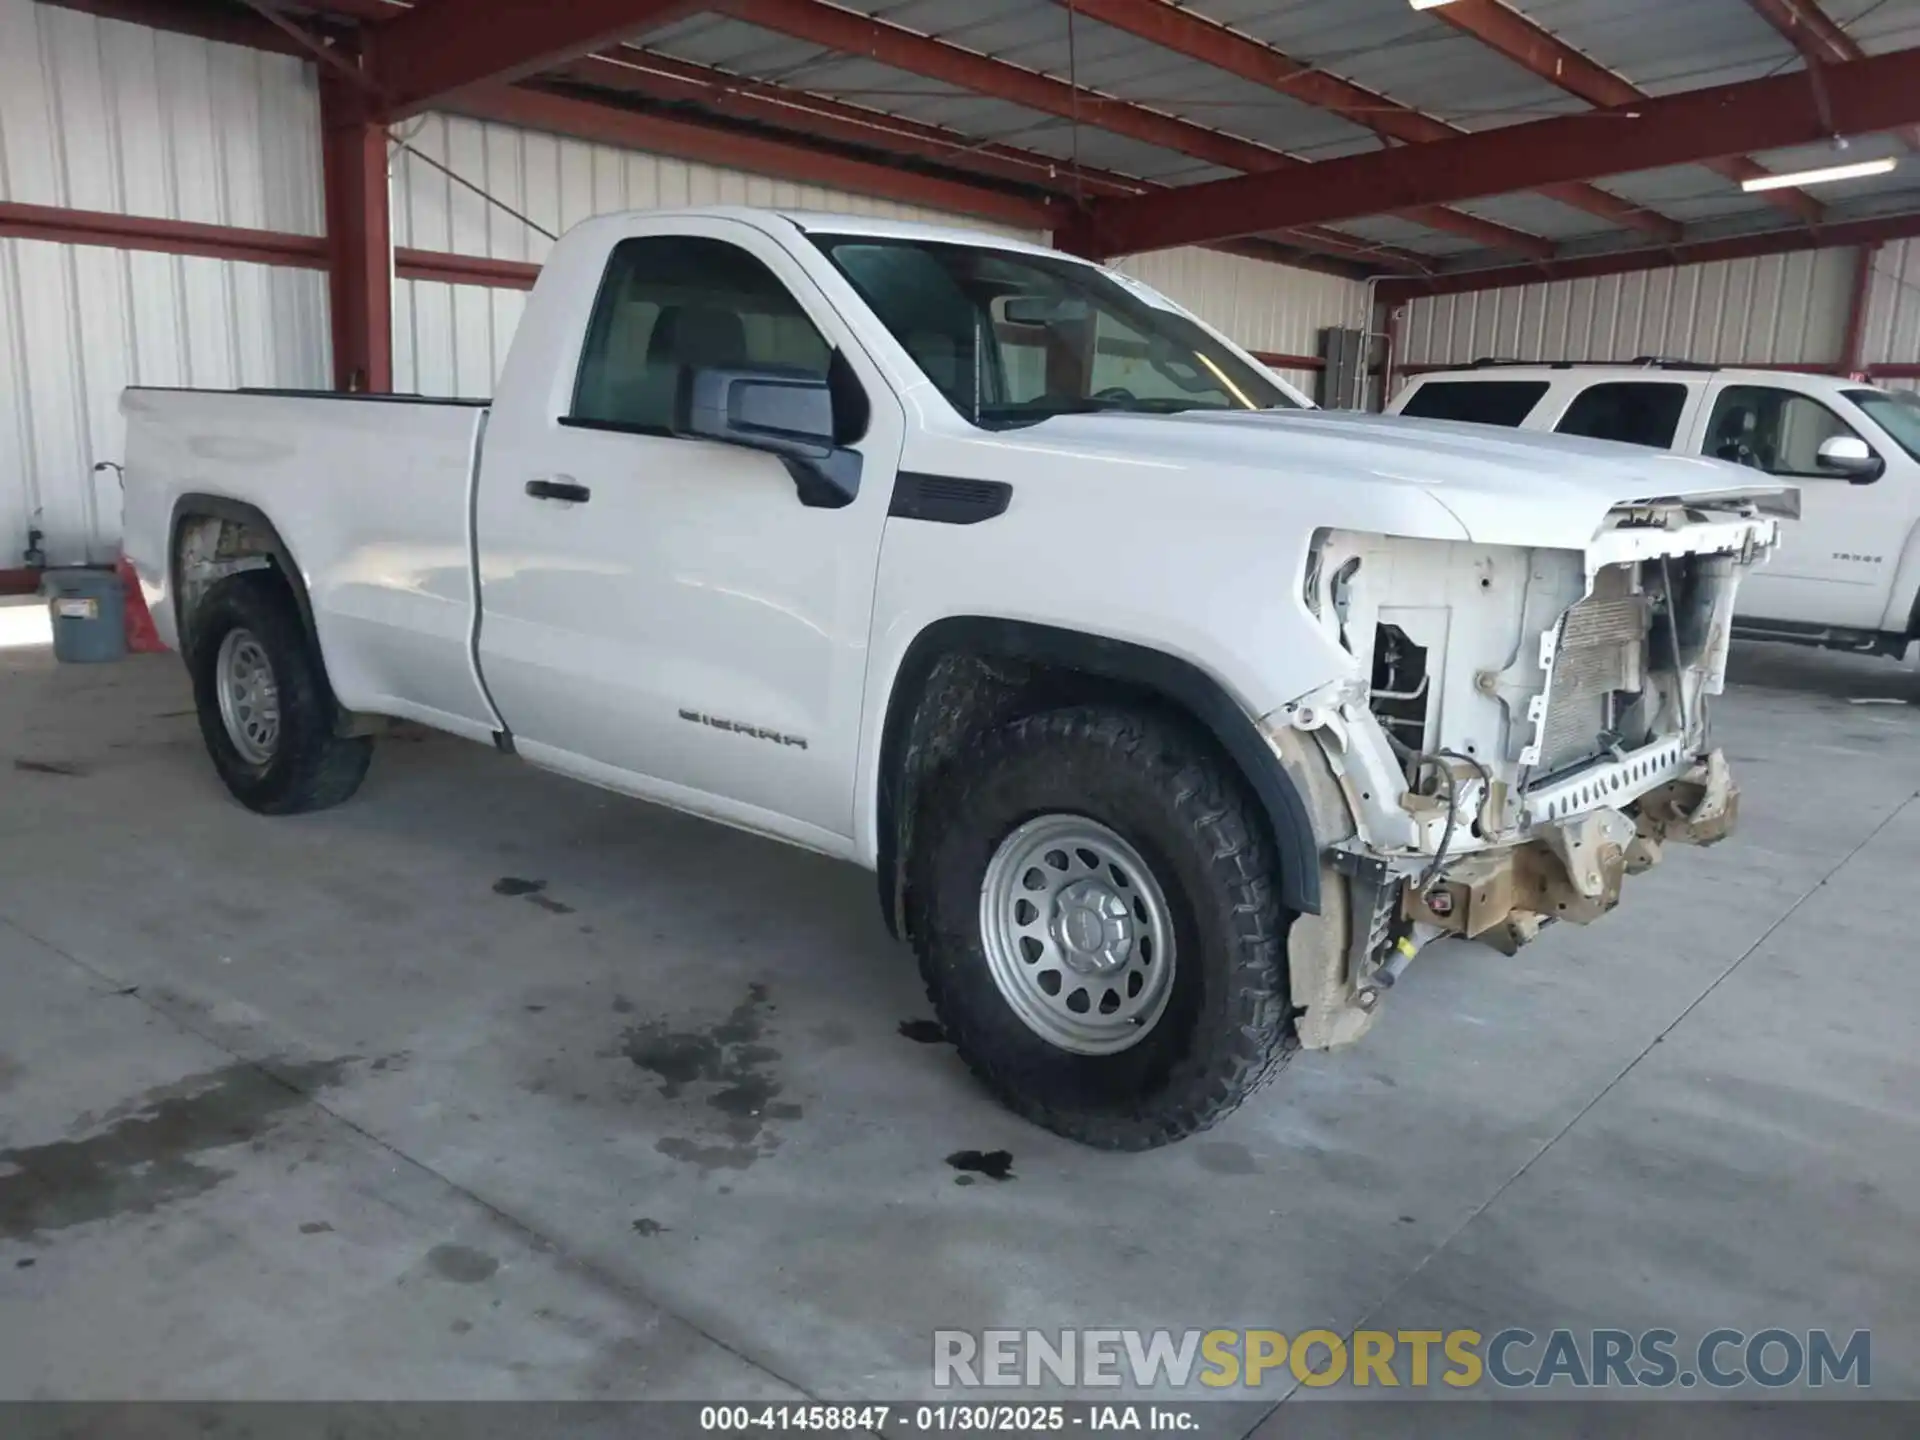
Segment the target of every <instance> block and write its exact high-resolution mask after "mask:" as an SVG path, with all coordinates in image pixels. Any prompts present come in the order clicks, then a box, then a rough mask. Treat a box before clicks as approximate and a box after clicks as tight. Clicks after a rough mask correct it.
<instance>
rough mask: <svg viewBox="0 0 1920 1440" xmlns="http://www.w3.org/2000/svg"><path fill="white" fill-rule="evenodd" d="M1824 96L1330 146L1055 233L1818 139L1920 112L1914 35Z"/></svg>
mask: <svg viewBox="0 0 1920 1440" xmlns="http://www.w3.org/2000/svg"><path fill="white" fill-rule="evenodd" d="M1830 74H1831V76H1832V78H1833V82H1834V83H1833V84H1832V85H1831V86H1830V87H1828V91H1829V93H1828V95H1827V97H1826V98H1827V101H1828V103H1827V104H1826V105H1824V106H1823V105H1822V104H1820V103H1819V100H1818V97H1816V96H1815V95H1814V93H1813V91H1812V89H1811V87H1809V86H1808V85H1807V83H1806V80H1805V77H1803V76H1799V75H1780V76H1775V77H1772V78H1769V79H1765V80H1749V81H1743V82H1740V83H1738V84H1733V85H1718V86H1714V87H1712V88H1709V89H1704V90H1689V91H1685V92H1683V93H1681V94H1677V95H1667V96H1662V97H1660V98H1658V99H1653V100H1643V101H1637V102H1635V103H1634V104H1633V105H1632V106H1631V107H1629V108H1627V109H1622V110H1603V111H1598V112H1587V113H1583V114H1579V115H1562V116H1555V117H1553V118H1551V119H1547V120H1535V121H1531V122H1529V123H1527V124H1524V125H1509V126H1505V127H1502V128H1500V129H1497V130H1483V131H1477V132H1475V133H1474V134H1471V135H1462V136H1459V137H1457V138H1455V139H1452V140H1441V141H1436V142H1434V143H1433V144H1431V145H1414V146H1407V147H1404V148H1402V149H1398V150H1381V151H1376V152H1374V153H1372V154H1368V155H1354V156H1348V157H1346V158H1344V159H1339V160H1326V161H1322V162H1321V163H1320V164H1318V165H1316V166H1314V167H1313V169H1312V171H1311V172H1309V173H1308V174H1306V175H1286V176H1268V175H1253V176H1244V177H1240V178H1237V179H1232V180H1216V181H1212V182H1210V183H1208V184H1205V185H1194V186H1188V187H1187V188H1186V189H1184V190H1183V191H1182V192H1181V203H1180V204H1179V205H1177V206H1175V205H1165V204H1160V203H1156V202H1154V201H1151V200H1147V201H1142V200H1097V201H1095V202H1093V204H1092V205H1091V206H1090V207H1089V213H1088V214H1087V216H1086V217H1085V219H1084V222H1083V223H1082V229H1081V230H1080V231H1079V232H1077V233H1073V234H1070V235H1068V236H1067V237H1065V238H1064V240H1063V241H1062V243H1063V244H1068V245H1072V246H1074V247H1076V248H1079V249H1082V250H1083V251H1086V252H1090V253H1096V254H1103V255H1124V254H1131V253H1133V252H1135V251H1139V250H1156V249H1163V248H1165V247H1167V246H1172V245H1196V244H1203V243H1205V242H1207V241H1210V240H1220V239H1224V238H1226V237H1228V236H1232V235H1240V234H1246V233H1249V232H1251V231H1254V230H1275V229H1284V228H1286V227H1287V226H1291V225H1318V224H1326V223H1330V222H1338V221H1340V220H1344V219H1348V218H1351V217H1353V216H1358V215H1371V214H1377V213H1378V212H1379V211H1380V210H1382V209H1383V208H1400V207H1404V206H1407V205H1413V204H1444V203H1447V202H1450V201H1456V200H1466V199H1470V198H1472V197H1474V196H1477V195H1493V194H1501V193H1505V192H1508V191H1512V190H1517V189H1518V190H1532V189H1538V188H1539V187H1540V186H1543V185H1552V184H1557V183H1559V182H1561V181H1564V180H1582V179H1592V178H1594V177H1596V176H1601V175H1617V174H1622V173H1624V172H1626V171H1630V170H1657V169H1660V168H1662V167H1664V166H1669V165H1686V164H1691V163H1695V162H1698V161H1702V160H1709V159H1712V158H1713V157H1715V156H1720V155H1729V154H1735V153H1738V152H1740V151H1744V150H1747V149H1750V148H1751V149H1760V150H1771V149H1785V148H1787V147H1789V146H1793V145H1813V144H1820V143H1823V142H1825V141H1827V140H1829V139H1830V138H1832V137H1833V136H1834V135H1836V134H1839V135H1865V134H1871V133H1874V132H1877V131H1882V130H1892V129H1897V128H1898V127H1899V126H1901V125H1906V124H1911V123H1913V122H1914V121H1915V120H1916V119H1920V49H1913V50H1900V51H1894V52H1892V53H1891V54H1886V55H1876V56H1873V57H1871V58H1869V59H1866V60H1859V61H1855V62H1854V63H1853V64H1851V65H1845V66H1835V67H1833V68H1832V70H1831V71H1830Z"/></svg>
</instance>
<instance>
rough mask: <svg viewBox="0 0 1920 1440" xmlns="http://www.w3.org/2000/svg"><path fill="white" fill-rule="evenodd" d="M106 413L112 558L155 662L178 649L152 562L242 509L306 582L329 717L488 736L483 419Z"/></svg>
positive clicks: (203, 399) (231, 408)
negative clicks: (478, 558)
mask: <svg viewBox="0 0 1920 1440" xmlns="http://www.w3.org/2000/svg"><path fill="white" fill-rule="evenodd" d="M122 410H123V412H124V413H125V415H126V417H127V426H128V437H127V455H128V460H129V463H128V468H127V475H126V514H125V534H126V550H127V555H128V558H129V559H131V560H132V562H133V565H134V569H135V571H136V572H137V573H138V574H139V577H140V582H141V586H142V589H143V590H144V592H145V595H146V599H147V603H148V605H149V607H150V608H151V609H152V611H153V614H154V620H155V625H156V628H158V630H159V631H160V635H161V638H162V639H163V640H164V641H165V642H166V643H167V644H169V645H172V646H174V647H176V648H178V646H179V645H180V643H181V637H180V636H179V634H178V627H177V625H176V624H175V619H174V616H175V611H174V605H173V596H174V587H175V585H176V584H177V583H178V577H177V576H176V575H174V574H173V573H172V567H171V565H170V563H169V556H171V555H172V554H173V552H174V537H175V535H176V534H177V533H178V530H179V527H180V525H181V524H182V522H183V519H184V517H187V516H189V515H192V514H194V513H196V512H199V513H207V512H208V511H209V508H210V507H211V508H213V509H215V510H217V511H219V512H220V513H222V514H224V515H225V516H226V518H229V519H245V518H246V516H245V514H244V512H245V511H246V510H248V509H249V508H250V509H251V510H253V511H255V512H257V514H258V516H259V517H260V518H259V523H260V525H262V526H265V524H266V520H265V517H267V516H272V517H273V520H272V528H273V530H274V531H275V533H276V535H277V537H278V538H279V541H280V544H281V547H282V548H283V549H284V551H285V553H286V556H287V558H288V560H289V561H290V562H291V568H292V569H293V570H294V571H295V572H296V573H298V574H299V575H301V576H302V577H304V579H305V581H306V585H307V592H308V595H309V596H310V597H311V610H312V619H313V625H314V631H315V634H316V635H317V637H318V639H319V643H320V647H321V652H322V655H323V657H324V658H325V661H326V666H327V673H328V674H329V676H330V677H331V679H332V683H333V687H334V691H335V693H336V695H337V696H338V697H339V699H340V702H341V704H343V705H344V706H346V707H347V708H348V709H350V710H365V711H371V712H377V713H383V714H392V715H401V716H405V717H406V718H410V719H417V720H420V721H423V722H424V723H427V724H431V725H435V726H439V727H442V728H445V729H448V730H452V731H455V732H456V733H462V734H469V735H473V734H486V733H491V731H492V729H493V725H494V721H493V717H492V711H491V707H490V706H489V705H488V704H487V701H486V696H485V692H484V691H483V690H482V688H481V685H480V681H479V678H478V675H477V672H476V671H475V668H474V663H473V638H474V627H475V623H476V616H477V606H476V581H475V575H474V567H473V553H474V552H473V527H472V489H473V478H474V473H475V466H476V462H477V459H478V455H479V446H480V437H481V434H482V432H483V431H484V429H485V423H486V417H487V413H488V408H487V402H485V401H474V400H439V399H429V398H424V397H412V396H393V395H352V394H336V393H334V392H331V391H312V392H308V391H284V390H243V391H213V390H163V389H144V388H138V389H131V390H128V391H127V392H126V395H125V398H124V399H123V401H122ZM235 511H239V512H242V513H241V514H235V513H234V512H235ZM209 558H210V559H213V558H216V557H209Z"/></svg>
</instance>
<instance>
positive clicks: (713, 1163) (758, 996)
mask: <svg viewBox="0 0 1920 1440" xmlns="http://www.w3.org/2000/svg"><path fill="white" fill-rule="evenodd" d="M767 1009H768V1005H767V987H766V986H765V985H761V984H754V985H750V986H748V987H747V996H746V999H744V1000H742V1001H741V1002H740V1003H739V1004H738V1005H736V1006H734V1007H733V1009H732V1010H731V1011H730V1012H728V1014H727V1017H726V1018H725V1019H724V1020H722V1021H720V1022H719V1023H718V1024H716V1025H712V1026H709V1027H708V1028H706V1029H704V1030H672V1029H669V1028H668V1027H667V1026H666V1025H665V1024H663V1023H661V1022H658V1021H651V1022H648V1023H646V1024H642V1025H635V1026H633V1027H632V1028H630V1029H629V1030H628V1031H627V1032H626V1034H625V1035H624V1036H622V1038H621V1045H620V1049H621V1053H622V1054H624V1055H625V1056H626V1057H627V1059H629V1060H631V1061H632V1062H633V1063H634V1064H635V1065H637V1066H639V1067H640V1068H641V1069H642V1070H645V1071H646V1072H647V1073H648V1074H650V1075H652V1076H653V1077H654V1079H655V1081H656V1082H657V1083H658V1085H659V1088H660V1095H661V1098H662V1099H666V1100H679V1099H682V1098H684V1097H685V1096H686V1095H687V1092H688V1091H689V1090H690V1089H694V1088H696V1087H697V1088H698V1089H699V1090H700V1091H702V1092H703V1094H702V1099H703V1100H704V1103H705V1105H706V1108H707V1109H709V1110H711V1111H713V1112H715V1114H714V1115H713V1116H712V1117H711V1118H710V1120H709V1122H708V1125H707V1126H705V1127H703V1128H708V1129H711V1130H713V1131H716V1132H717V1133H715V1134H710V1135H703V1136H701V1137H699V1138H693V1137H688V1136H674V1135H670V1136H667V1137H665V1138H663V1139H661V1140H660V1141H659V1142H657V1143H656V1144H655V1146H654V1148H655V1149H656V1150H658V1151H659V1152H660V1153H661V1154H662V1155H666V1156H669V1157H671V1158H672V1159H675V1160H680V1161H684V1162H685V1163H687V1164H689V1165H697V1166H699V1167H700V1169H701V1170H703V1171H706V1172H709V1173H711V1172H712V1171H715V1170H744V1169H746V1168H747V1167H748V1166H749V1165H752V1164H753V1163H754V1162H755V1161H757V1160H759V1159H761V1158H762V1157H763V1156H766V1155H769V1154H771V1153H773V1151H775V1150H777V1149H779V1147H780V1138H779V1136H777V1135H773V1134H770V1133H768V1131H767V1123H768V1122H769V1121H773V1120H798V1119H799V1118H800V1115H801V1110H800V1107H799V1106H798V1105H795V1104H791V1103H789V1102H784V1101H781V1100H779V1099H778V1098H777V1097H778V1096H779V1094H780V1092H781V1088H782V1087H781V1083H780V1081H779V1080H778V1079H776V1078H775V1077H774V1075H773V1074H772V1073H771V1071H770V1069H769V1067H770V1066H771V1065H772V1064H773V1062H774V1061H776V1060H778V1059H779V1058H780V1052H779V1051H778V1050H775V1049H774V1048H773V1047H772V1046H770V1045H767V1044H765V1043H764V1041H765V1037H766V1012H767Z"/></svg>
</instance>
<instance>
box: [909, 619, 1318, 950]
mask: <svg viewBox="0 0 1920 1440" xmlns="http://www.w3.org/2000/svg"><path fill="white" fill-rule="evenodd" d="M955 657H964V658H966V659H967V660H969V661H971V662H973V663H975V664H976V665H978V666H980V667H982V668H983V669H985V670H986V671H988V672H989V673H988V675H987V677H986V682H987V685H988V687H990V688H997V689H998V690H1000V692H1001V695H1002V703H1001V705H1000V706H998V707H990V708H989V710H988V711H987V719H988V723H1004V722H1005V721H1007V720H1011V719H1014V718H1016V716H1017V714H1019V713H1022V712H1021V710H1020V700H1019V699H1018V698H1017V697H1018V696H1019V695H1020V691H1021V682H1020V681H1019V680H1018V679H1015V678H1001V677H995V676H994V675H993V674H992V673H991V672H992V670H993V668H994V667H1003V668H1004V667H1012V668H1013V669H1014V670H1015V671H1019V670H1021V669H1024V668H1027V667H1036V666H1037V667H1041V668H1042V669H1043V670H1044V671H1045V672H1048V673H1058V672H1062V671H1070V672H1074V673H1075V674H1076V675H1077V676H1081V677H1086V678H1087V679H1089V680H1091V681H1093V682H1094V683H1095V684H1096V685H1097V684H1101V683H1104V684H1106V685H1109V686H1113V687H1115V688H1117V689H1123V690H1125V691H1131V692H1135V693H1139V692H1146V693H1148V694H1151V695H1153V696H1156V697H1158V698H1159V699H1162V700H1164V701H1166V702H1168V703H1170V704H1172V705H1174V706H1176V707H1178V708H1179V709H1180V710H1182V711H1183V712H1185V713H1186V715H1188V716H1189V717H1190V718H1191V719H1192V720H1193V721H1194V722H1195V723H1196V724H1197V725H1198V726H1199V727H1200V729H1201V730H1202V731H1204V732H1205V733H1206V734H1207V735H1209V736H1211V738H1212V739H1213V740H1214V742H1215V743H1216V744H1217V745H1218V746H1219V747H1220V749H1221V750H1222V752H1224V754H1225V756H1226V758H1227V759H1228V760H1229V761H1230V762H1231V763H1232V764H1233V766H1234V767H1235V769H1237V770H1238V771H1239V773H1240V774H1241V776H1242V777H1243V778H1244V779H1245V781H1246V783H1247V785H1248V787H1249V788H1250V789H1251V790H1252V791H1253V793H1254V796H1255V797H1256V798H1257V799H1258V800H1259V802H1260V806H1261V808H1262V810H1263V811H1264V813H1265V814H1266V817H1267V821H1268V824H1269V825H1270V827H1271V829H1272V832H1273V841H1274V848H1275V852H1276V856H1277V862H1276V863H1277V868H1278V872H1279V873H1278V876H1277V879H1278V882H1279V884H1278V889H1279V897H1280V901H1281V903H1282V904H1283V905H1285V906H1286V907H1287V908H1288V909H1290V910H1292V911H1294V912H1296V913H1297V914H1304V915H1312V914H1317V913H1319V909H1320V842H1319V841H1318V840H1317V839H1316V838H1315V835H1314V826H1313V818H1312V815H1311V812H1310V811H1309V808H1308V806H1307V803H1306V801H1305V799H1304V798H1303V797H1302V795H1301V793H1300V790H1299V787H1298V786H1297V785H1296V783H1295V781H1294V778H1293V777H1292V776H1291V775H1290V774H1288V772H1287V769H1286V766H1285V765H1284V764H1283V763H1282V762H1281V759H1280V757H1279V756H1278V755H1277V754H1276V753H1275V751H1274V749H1273V747H1272V746H1271V745H1270V744H1268V742H1267V740H1266V739H1265V738H1264V737H1263V736H1262V734H1261V733H1260V729H1259V726H1258V725H1257V723H1256V722H1255V720H1254V718H1253V717H1252V716H1250V715H1249V714H1248V713H1247V712H1246V710H1245V709H1244V708H1243V707H1242V706H1241V705H1240V704H1239V703H1238V702H1237V701H1236V700H1234V699H1233V697H1232V696H1231V695H1230V694H1229V693H1228V691H1227V689H1226V688H1225V686H1223V685H1222V684H1221V683H1220V681H1219V680H1218V679H1216V678H1215V677H1214V676H1212V675H1211V674H1209V673H1208V672H1206V671H1205V670H1203V669H1201V668H1200V667H1199V666H1197V665H1194V664H1192V663H1191V662H1189V661H1186V660H1182V659H1180V658H1179V657H1177V656H1173V655H1169V654H1166V653H1165V652H1164V651H1160V650H1154V649H1151V648H1149V647H1147V646H1143V645H1135V644H1132V643H1130V642H1128V641H1124V640H1114V639H1109V638H1107V637H1105V636H1101V635H1092V634H1087V633H1085V632H1083V631H1078V630H1066V629H1061V628H1058V627H1055V626H1051V625H1039V624H1033V623H1030V622H1027V621H1021V620H1004V619H994V618H989V617H986V616H953V617H949V618H947V619H944V620H937V621H935V622H933V623H932V624H930V625H928V626H927V627H926V628H925V629H924V630H922V631H921V632H920V633H919V634H918V635H917V636H915V637H914V640H913V643H912V644H911V645H909V646H908V647H907V651H906V654H905V655H904V656H903V657H902V658H901V662H900V666H899V669H898V670H897V671H896V672H895V674H894V680H893V688H892V691H891V693H890V694H889V696H888V698H887V714H886V721H885V724H884V726H883V727H882V730H881V739H880V773H879V783H878V785H877V787H876V795H875V802H876V805H877V814H876V816H875V821H876V826H875V831H874V833H875V837H876V846H877V862H878V863H877V867H876V868H877V872H878V877H879V886H880V905H881V911H882V913H883V915H884V916H885V917H886V921H887V927H888V929H889V930H890V931H891V932H892V933H893V934H894V935H895V936H896V937H898V936H900V935H901V934H902V933H903V929H904V905H903V899H904V897H903V895H902V889H903V885H904V872H905V867H904V866H903V865H902V864H901V863H900V861H901V858H902V855H903V853H904V848H905V847H904V845H903V843H902V842H903V838H904V837H905V836H906V834H907V828H908V822H910V820H911V810H910V808H909V807H908V806H907V805H906V801H907V799H908V793H907V792H908V788H909V786H910V784H911V782H912V774H911V771H912V770H913V768H914V767H915V765H916V762H917V759H918V752H920V751H921V750H922V749H923V748H924V747H925V746H926V745H927V744H928V743H929V740H930V738H937V737H935V736H934V735H933V734H932V731H933V727H935V726H937V725H938V724H939V723H940V720H941V717H940V716H939V715H934V716H932V717H931V718H930V717H929V716H928V714H927V712H928V711H929V710H934V709H938V708H940V707H930V706H926V705H923V703H922V702H923V701H924V700H925V699H926V698H927V696H928V694H929V687H930V685H931V686H938V685H940V684H941V682H942V679H943V678H944V677H943V676H941V675H936V671H937V670H940V669H941V667H942V662H943V661H949V662H950V661H952V660H954V659H955ZM1084 698H1086V697H1084V696H1078V697H1061V700H1060V701H1058V702H1056V703H1077V702H1078V701H1079V700H1083V699H1084ZM1031 708H1043V709H1044V708H1052V706H1051V705H1049V704H1046V703H1040V704H1038V705H1036V706H1033V707H1031ZM1027 713H1031V709H1029V711H1028V712H1027ZM917 732H918V733H917Z"/></svg>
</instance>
